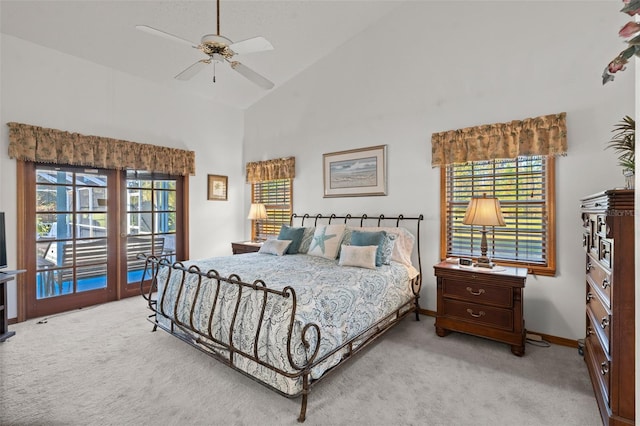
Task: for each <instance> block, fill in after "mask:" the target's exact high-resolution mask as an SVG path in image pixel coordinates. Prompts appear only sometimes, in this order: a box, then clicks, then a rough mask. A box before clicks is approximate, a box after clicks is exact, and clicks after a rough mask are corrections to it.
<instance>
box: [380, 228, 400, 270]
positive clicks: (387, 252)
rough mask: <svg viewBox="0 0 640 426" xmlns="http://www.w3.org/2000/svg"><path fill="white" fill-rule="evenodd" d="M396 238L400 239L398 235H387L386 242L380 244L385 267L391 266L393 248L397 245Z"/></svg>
mask: <svg viewBox="0 0 640 426" xmlns="http://www.w3.org/2000/svg"><path fill="white" fill-rule="evenodd" d="M396 238H398V236H397V235H396V234H389V233H387V236H386V237H385V238H384V241H383V242H382V244H380V251H381V252H382V253H381V254H382V264H383V265H391V256H392V255H393V246H394V245H395V244H396Z"/></svg>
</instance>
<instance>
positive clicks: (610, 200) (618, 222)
mask: <svg viewBox="0 0 640 426" xmlns="http://www.w3.org/2000/svg"><path fill="white" fill-rule="evenodd" d="M580 207H581V218H582V224H583V226H584V233H583V236H582V245H583V247H584V250H585V271H586V338H585V348H584V353H585V355H584V360H585V362H586V363H587V369H588V370H589V376H590V377H591V383H592V384H593V390H594V392H595V395H596V399H597V401H598V406H599V408H600V415H601V416H602V421H603V423H604V424H605V425H629V424H635V414H634V411H635V390H634V386H635V368H634V362H635V356H634V354H635V325H634V305H635V303H634V297H635V296H634V294H635V293H634V286H635V280H634V274H635V271H634V244H635V241H634V239H635V235H634V226H633V212H634V210H633V209H634V191H633V190H610V191H604V192H601V193H598V194H593V195H590V196H588V197H585V198H584V199H582V200H581V206H580Z"/></svg>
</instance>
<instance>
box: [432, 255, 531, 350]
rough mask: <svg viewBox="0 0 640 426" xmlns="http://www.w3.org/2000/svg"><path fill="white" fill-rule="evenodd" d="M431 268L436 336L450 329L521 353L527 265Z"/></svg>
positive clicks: (523, 336)
mask: <svg viewBox="0 0 640 426" xmlns="http://www.w3.org/2000/svg"><path fill="white" fill-rule="evenodd" d="M434 269H435V275H436V277H437V280H438V284H437V293H438V294H437V296H438V302H437V303H438V311H437V314H436V322H435V327H436V334H437V335H438V336H440V337H444V336H446V335H447V334H448V333H449V332H450V331H458V332H461V333H467V334H473V335H475V336H480V337H486V338H489V339H493V340H497V341H498V342H503V343H507V344H509V345H511V352H512V353H513V354H514V355H517V356H522V355H524V345H525V337H526V331H525V328H524V318H523V316H522V311H523V300H522V291H523V289H524V285H525V281H526V279H527V269H526V268H511V267H503V266H496V267H495V268H494V269H486V268H477V267H464V266H460V265H456V264H452V263H447V262H442V263H439V264H438V265H435V266H434Z"/></svg>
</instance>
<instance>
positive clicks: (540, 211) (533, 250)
mask: <svg viewBox="0 0 640 426" xmlns="http://www.w3.org/2000/svg"><path fill="white" fill-rule="evenodd" d="M549 161H551V160H549V159H547V158H546V157H518V158H517V159H510V160H489V161H479V162H471V163H467V164H454V165H449V166H447V167H446V177H445V188H444V190H445V198H446V209H445V212H446V239H445V241H446V255H447V256H456V257H477V256H479V255H480V242H481V237H482V233H481V230H482V227H479V226H469V225H464V224H463V223H462V220H463V218H464V215H465V212H466V209H467V205H468V204H469V200H470V199H471V198H472V197H481V196H482V195H483V194H486V195H487V197H496V198H498V199H499V200H500V205H501V208H502V212H503V215H504V218H505V221H506V226H504V227H487V240H488V246H489V247H488V256H489V257H491V258H492V259H494V260H502V261H507V262H516V263H523V264H526V265H539V266H548V256H549V247H548V241H549V221H548V212H549V208H550V205H552V203H553V200H550V199H549V194H548V191H547V188H548V183H549V182H548V181H547V168H548V162H549ZM550 203H551V204H550Z"/></svg>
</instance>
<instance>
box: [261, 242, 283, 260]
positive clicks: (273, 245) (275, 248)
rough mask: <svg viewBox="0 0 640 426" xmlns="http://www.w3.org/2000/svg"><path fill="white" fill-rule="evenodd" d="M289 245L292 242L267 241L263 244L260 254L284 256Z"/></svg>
mask: <svg viewBox="0 0 640 426" xmlns="http://www.w3.org/2000/svg"><path fill="white" fill-rule="evenodd" d="M289 244H291V240H267V241H265V242H264V243H262V247H260V250H258V253H264V254H275V255H276V256H282V255H283V254H284V253H285V252H286V251H287V248H288V247H289Z"/></svg>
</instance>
